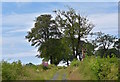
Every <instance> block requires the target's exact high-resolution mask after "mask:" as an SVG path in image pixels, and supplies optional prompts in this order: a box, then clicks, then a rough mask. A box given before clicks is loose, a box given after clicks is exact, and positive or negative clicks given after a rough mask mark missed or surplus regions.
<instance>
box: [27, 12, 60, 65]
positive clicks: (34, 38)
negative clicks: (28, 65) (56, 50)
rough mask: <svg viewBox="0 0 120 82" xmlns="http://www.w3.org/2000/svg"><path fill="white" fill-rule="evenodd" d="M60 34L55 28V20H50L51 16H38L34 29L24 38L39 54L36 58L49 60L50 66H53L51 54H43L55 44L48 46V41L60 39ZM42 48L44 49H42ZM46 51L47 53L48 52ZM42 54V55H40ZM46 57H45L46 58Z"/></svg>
mask: <svg viewBox="0 0 120 82" xmlns="http://www.w3.org/2000/svg"><path fill="white" fill-rule="evenodd" d="M60 36H61V33H60V32H59V29H58V28H57V25H56V23H55V20H54V19H52V16H51V15H47V14H45V15H40V16H38V17H37V18H36V20H35V24H34V27H33V28H32V29H31V31H29V32H28V35H27V36H26V39H28V41H29V42H31V45H32V46H35V47H37V48H38V52H39V54H38V55H37V57H43V58H48V59H50V62H51V64H53V57H52V56H53V54H51V53H49V54H46V53H45V54H44V53H43V52H44V50H48V51H49V49H47V48H48V47H50V46H51V45H53V44H55V43H53V44H51V45H50V44H49V43H48V42H50V41H49V39H57V38H60ZM42 46H44V48H42ZM48 51H47V52H48ZM52 51H53V50H52ZM41 53H42V54H41ZM46 55H47V56H46Z"/></svg>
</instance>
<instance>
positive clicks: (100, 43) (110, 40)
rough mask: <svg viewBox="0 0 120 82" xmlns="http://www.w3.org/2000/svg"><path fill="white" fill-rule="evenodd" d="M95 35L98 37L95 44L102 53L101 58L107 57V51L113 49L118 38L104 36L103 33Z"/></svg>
mask: <svg viewBox="0 0 120 82" xmlns="http://www.w3.org/2000/svg"><path fill="white" fill-rule="evenodd" d="M93 35H96V36H97V38H96V39H95V40H94V43H96V45H97V48H98V50H99V52H100V53H101V57H103V56H105V57H107V55H108V53H107V51H108V50H109V49H110V48H111V47H112V45H113V44H114V42H115V39H116V38H115V37H114V36H112V35H109V34H104V33H102V32H97V33H94V34H93Z"/></svg>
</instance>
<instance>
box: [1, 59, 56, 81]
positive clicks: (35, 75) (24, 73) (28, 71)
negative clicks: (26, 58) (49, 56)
mask: <svg viewBox="0 0 120 82" xmlns="http://www.w3.org/2000/svg"><path fill="white" fill-rule="evenodd" d="M57 70H58V68H57V67H56V66H55V65H49V66H48V68H47V70H45V69H44V68H43V66H42V65H31V64H30V65H22V64H21V62H20V61H17V62H13V63H8V62H6V61H2V79H3V80H50V79H51V78H52V77H53V75H54V74H55V73H56V71H57Z"/></svg>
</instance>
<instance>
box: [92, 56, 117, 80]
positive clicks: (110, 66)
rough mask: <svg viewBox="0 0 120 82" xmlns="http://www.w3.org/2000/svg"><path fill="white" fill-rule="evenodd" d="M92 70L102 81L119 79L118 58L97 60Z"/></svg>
mask: <svg viewBox="0 0 120 82" xmlns="http://www.w3.org/2000/svg"><path fill="white" fill-rule="evenodd" d="M91 69H92V70H93V72H94V73H95V75H96V76H97V77H98V79H100V80H105V79H106V80H107V79H109V80H117V79H118V60H117V58H115V57H113V58H109V57H108V58H99V57H98V58H97V59H96V61H94V64H92V65H91Z"/></svg>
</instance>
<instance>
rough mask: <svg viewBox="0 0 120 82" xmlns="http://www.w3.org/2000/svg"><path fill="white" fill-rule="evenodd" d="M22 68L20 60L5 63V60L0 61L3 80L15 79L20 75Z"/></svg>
mask: <svg viewBox="0 0 120 82" xmlns="http://www.w3.org/2000/svg"><path fill="white" fill-rule="evenodd" d="M22 72H24V70H23V68H22V64H21V62H20V61H17V62H13V63H11V64H10V63H7V62H6V61H3V62H2V78H3V80H4V79H5V80H15V79H18V78H17V77H19V76H22V75H23V73H22Z"/></svg>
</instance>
